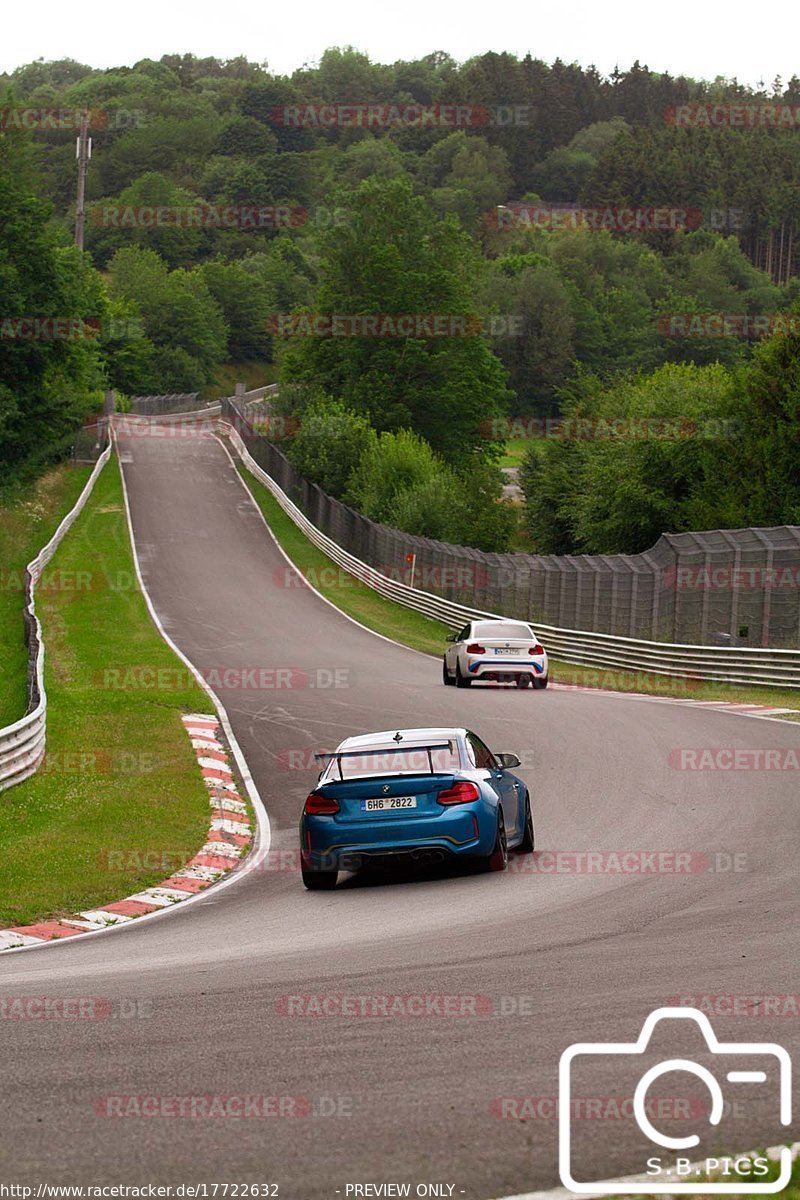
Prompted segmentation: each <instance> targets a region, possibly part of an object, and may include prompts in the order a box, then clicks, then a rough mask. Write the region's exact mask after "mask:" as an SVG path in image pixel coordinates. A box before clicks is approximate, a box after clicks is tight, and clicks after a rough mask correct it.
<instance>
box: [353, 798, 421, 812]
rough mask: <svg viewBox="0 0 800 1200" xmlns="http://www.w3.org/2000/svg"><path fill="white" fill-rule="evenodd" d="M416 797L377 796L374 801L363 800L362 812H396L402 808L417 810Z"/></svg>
mask: <svg viewBox="0 0 800 1200" xmlns="http://www.w3.org/2000/svg"><path fill="white" fill-rule="evenodd" d="M416 807H417V797H416V796H377V797H375V798H374V799H370V800H362V801H361V811H362V812H394V811H395V810H396V809H400V808H416Z"/></svg>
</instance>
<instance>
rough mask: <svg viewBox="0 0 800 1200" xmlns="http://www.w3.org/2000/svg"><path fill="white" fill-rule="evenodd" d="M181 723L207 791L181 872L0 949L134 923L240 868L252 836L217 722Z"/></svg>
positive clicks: (16, 931) (29, 929)
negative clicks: (206, 806)
mask: <svg viewBox="0 0 800 1200" xmlns="http://www.w3.org/2000/svg"><path fill="white" fill-rule="evenodd" d="M182 720H183V724H184V727H185V729H186V732H187V733H188V735H189V737H190V739H191V742H192V746H193V747H194V751H195V754H196V755H197V761H198V762H199V764H200V770H201V772H202V775H203V782H204V783H205V785H206V787H207V788H208V789H209V803H210V805H211V822H210V825H209V830H208V839H207V841H206V842H205V843H204V845H203V846H201V847H200V849H199V850H198V851H197V853H196V854H195V855H194V857H193V858H191V859H190V860H189V861H188V862H187V863H186V866H185V867H182V868H181V869H180V870H179V871H176V872H175V873H174V875H171V876H170V877H169V879H165V880H164V882H163V883H160V884H158V885H157V886H154V887H148V888H144V889H143V890H142V891H141V892H135V893H134V894H133V895H132V896H126V897H125V898H124V899H122V900H114V901H112V902H111V903H110V904H103V905H101V906H100V907H99V908H91V909H87V910H86V911H85V912H81V913H77V914H75V915H74V916H69V917H60V918H57V919H53V920H49V921H40V922H38V923H37V924H35V925H20V926H15V927H13V928H11V929H2V930H0V950H17V949H19V948H20V947H22V946H35V945H37V944H39V943H41V942H49V941H55V940H58V939H59V938H66V937H74V936H75V935H77V934H83V933H90V932H94V931H97V930H100V929H108V928H109V927H110V926H112V925H122V924H125V923H126V922H129V921H134V920H135V919H136V918H137V917H141V916H145V915H146V914H148V913H154V912H158V910H159V909H163V908H169V907H171V906H172V905H175V904H180V902H181V901H182V900H188V899H189V897H190V896H195V895H196V894H197V893H198V892H201V891H203V890H204V889H205V888H208V887H211V885H212V884H214V883H216V882H217V881H218V880H219V879H221V878H222V877H223V876H224V875H226V874H227V873H228V872H229V871H231V870H232V869H233V868H234V867H236V866H238V865H239V862H240V861H241V857H242V854H243V853H244V851H245V847H247V846H248V845H249V843H250V839H251V836H252V831H251V828H250V818H249V816H248V812H247V805H246V804H245V803H244V801H243V800H242V798H241V796H240V795H239V792H238V789H237V786H236V780H235V778H234V775H233V771H232V770H231V766H230V763H229V761H228V751H227V749H226V747H225V745H224V743H223V742H222V741H221V739H220V721H219V719H218V718H217V717H216V716H207V715H205V714H201V713H191V714H190V715H188V716H184V717H183V718H182Z"/></svg>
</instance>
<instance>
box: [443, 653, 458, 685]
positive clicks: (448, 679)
mask: <svg viewBox="0 0 800 1200" xmlns="http://www.w3.org/2000/svg"><path fill="white" fill-rule="evenodd" d="M455 682H456V681H455V679H453V676H452V675H451V674H450V673H449V671H448V670H447V659H446V658H443V659H442V683H443V684H444V686H445V687H454V686H455Z"/></svg>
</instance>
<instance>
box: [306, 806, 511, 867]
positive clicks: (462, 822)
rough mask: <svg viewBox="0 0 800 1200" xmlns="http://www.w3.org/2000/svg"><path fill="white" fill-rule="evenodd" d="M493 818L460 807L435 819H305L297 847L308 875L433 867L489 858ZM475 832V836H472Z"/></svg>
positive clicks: (486, 811)
mask: <svg viewBox="0 0 800 1200" xmlns="http://www.w3.org/2000/svg"><path fill="white" fill-rule="evenodd" d="M496 821H497V818H496V815H495V814H494V813H493V812H492V811H491V810H490V809H489V806H488V805H485V804H483V803H481V802H480V801H476V802H475V803H474V804H458V805H454V806H453V808H452V809H445V810H444V811H443V812H442V813H441V814H440V815H437V816H434V817H419V818H416V819H415V820H409V821H406V822H403V823H401V822H399V821H396V820H393V819H391V818H390V819H384V820H372V821H343V820H341V819H337V818H336V817H318V816H311V817H309V816H303V819H302V821H301V822H300V847H301V851H302V855H303V859H304V863H305V865H306V867H307V869H309V870H341V871H354V870H358V868H359V866H361V865H363V864H364V863H365V862H367V861H369V862H375V863H379V862H380V861H381V860H383V861H385V862H391V861H392V860H394V859H401V858H403V859H409V860H411V861H414V860H416V861H422V862H424V861H425V860H426V859H428V860H430V861H433V860H435V859H443V858H458V857H460V856H463V857H471V856H473V855H485V854H490V853H491V850H492V847H493V846H494V839H495V831H496ZM476 829H477V833H476Z"/></svg>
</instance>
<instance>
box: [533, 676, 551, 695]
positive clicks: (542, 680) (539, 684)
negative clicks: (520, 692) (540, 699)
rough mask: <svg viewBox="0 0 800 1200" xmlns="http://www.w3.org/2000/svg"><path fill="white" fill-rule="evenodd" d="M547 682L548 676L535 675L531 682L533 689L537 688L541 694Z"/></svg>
mask: <svg viewBox="0 0 800 1200" xmlns="http://www.w3.org/2000/svg"><path fill="white" fill-rule="evenodd" d="M549 682H550V677H549V675H537V676H536V678H535V679H534V681H533V686H534V687H535V688H538V690H539V691H540V692H541V691H542V690H543V689H544V688H546V687H547V685H548V683H549Z"/></svg>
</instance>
